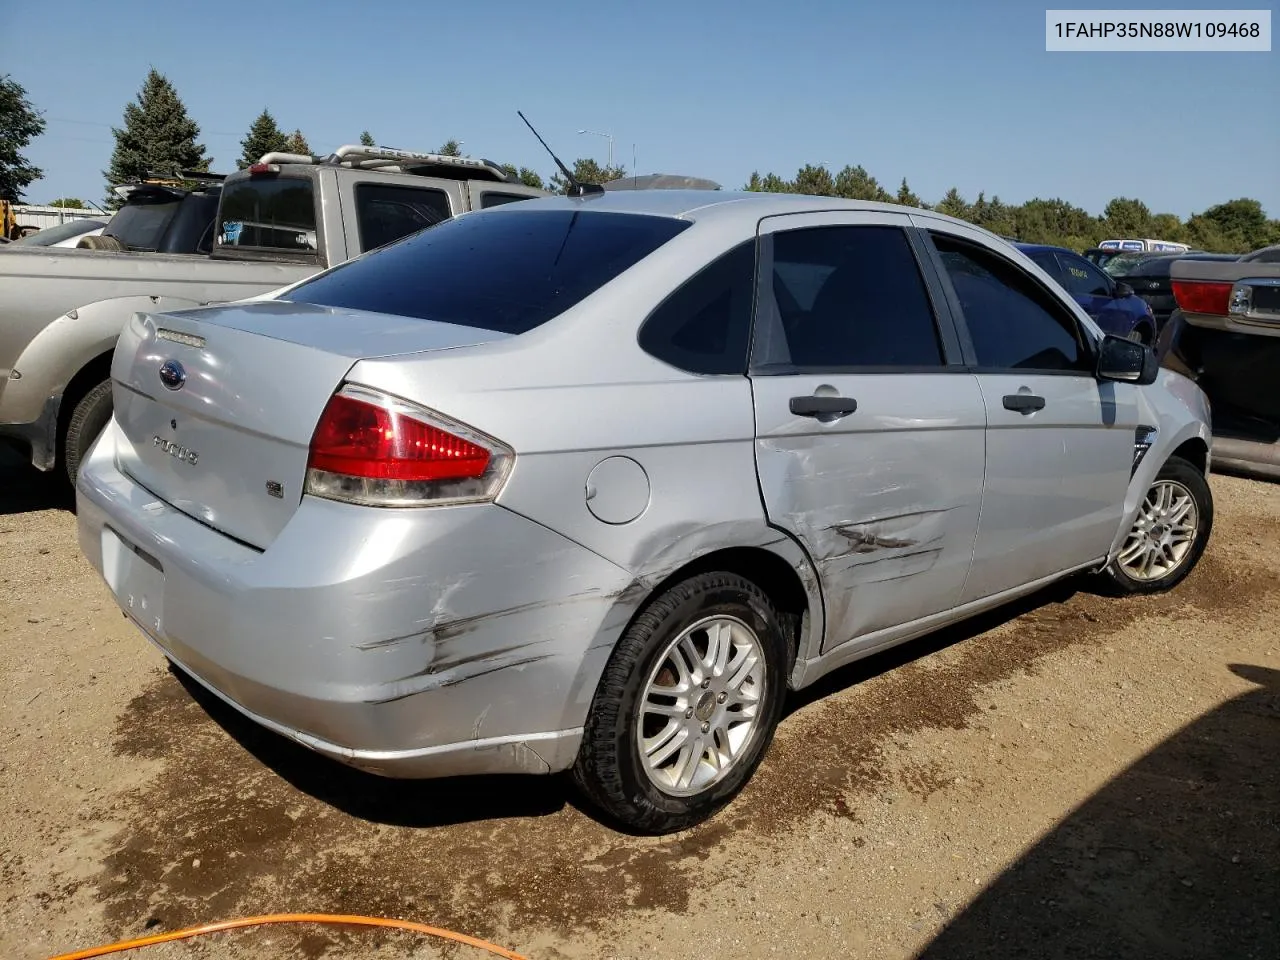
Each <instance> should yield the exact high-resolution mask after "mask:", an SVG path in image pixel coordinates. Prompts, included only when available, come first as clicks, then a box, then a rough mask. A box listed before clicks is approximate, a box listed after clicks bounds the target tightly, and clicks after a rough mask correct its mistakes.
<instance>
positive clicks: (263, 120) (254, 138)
mask: <svg viewBox="0 0 1280 960" xmlns="http://www.w3.org/2000/svg"><path fill="white" fill-rule="evenodd" d="M288 142H289V138H288V137H286V136H285V135H284V131H283V130H281V129H280V128H279V127H278V126H277V125H276V118H275V117H273V116H271V114H270V113H269V112H267V109H266V108H265V107H263V109H262V112H261V113H260V114H258V119H257V120H255V121H253V126H251V127H250V128H249V132H248V133H247V134H246V135H245V138H244V139H243V140H241V141H240V147H241V150H242V152H241V154H240V159H239V160H237V161H236V166H237V167H238V168H239V169H241V170H243V169H244V168H245V167H248V166H250V165H251V164H254V163H257V162H258V161H259V160H260V159H262V157H263V156H265V155H266V154H268V153H277V152H280V151H283V150H285V149H286V147H287V145H288Z"/></svg>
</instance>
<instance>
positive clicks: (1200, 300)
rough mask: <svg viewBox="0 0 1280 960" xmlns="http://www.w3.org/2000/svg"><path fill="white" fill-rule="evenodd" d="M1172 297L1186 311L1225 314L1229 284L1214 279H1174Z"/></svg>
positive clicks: (1228, 299)
mask: <svg viewBox="0 0 1280 960" xmlns="http://www.w3.org/2000/svg"><path fill="white" fill-rule="evenodd" d="M1173 297H1174V299H1175V300H1177V301H1178V306H1180V307H1181V308H1182V309H1183V310H1185V311H1186V312H1187V313H1208V314H1215V315H1217V316H1220V317H1225V316H1226V315H1227V303H1228V301H1230V299H1231V284H1229V283H1222V282H1219V281H1216V280H1174V281H1173Z"/></svg>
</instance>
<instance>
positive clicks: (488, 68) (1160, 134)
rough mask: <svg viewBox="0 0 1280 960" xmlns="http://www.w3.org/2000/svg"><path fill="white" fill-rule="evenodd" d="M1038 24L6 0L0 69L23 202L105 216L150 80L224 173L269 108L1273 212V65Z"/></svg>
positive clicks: (729, 8) (704, 11)
mask: <svg viewBox="0 0 1280 960" xmlns="http://www.w3.org/2000/svg"><path fill="white" fill-rule="evenodd" d="M1046 5H1047V4H1033V3H1027V2H1022V3H1016V2H1000V0H978V2H934V3H925V2H913V0H889V2H879V3H868V2H851V0H841V2H834V0H800V2H793V3H778V2H762V0H737V2H733V3H727V2H720V0H701V2H699V0H692V2H691V0H684V2H680V3H671V2H666V0H650V2H648V3H645V4H631V5H628V6H626V7H623V6H616V7H614V6H611V5H609V4H602V3H590V4H588V3H579V2H574V0H562V2H558V3H536V4H535V3H512V2H508V0H480V2H475V3H429V2H422V0H414V2H405V0H383V2H380V3H376V4H375V3H368V4H362V3H358V2H356V0H351V2H336V0H310V2H305V3H304V2H300V0H258V2H255V3H244V2H240V0H228V2H224V3H209V2H207V0H206V2H202V3H188V2H185V0H166V2H164V3H156V2H154V0H150V2H146V3H142V2H136V0H112V2H111V3H104V2H101V0H94V2H88V0H42V2H39V3H22V2H16V0H9V2H5V0H0V36H3V37H4V47H5V57H4V62H5V65H4V66H3V67H0V71H7V72H11V73H12V75H13V77H14V78H15V79H17V80H18V82H20V83H22V84H23V85H24V86H25V87H26V88H27V90H28V92H29V94H30V96H31V98H32V100H33V101H34V102H35V104H36V105H37V106H38V107H39V108H40V109H41V110H43V111H44V113H45V115H46V116H47V118H48V120H49V125H48V129H47V131H46V133H45V135H44V136H42V137H41V138H39V140H37V141H35V142H34V143H33V144H32V146H31V148H30V150H29V151H28V152H29V155H30V158H31V159H32V161H33V162H35V163H36V164H37V165H39V166H40V167H42V168H43V169H44V171H45V179H44V180H42V181H40V182H38V183H35V184H33V185H32V186H31V188H30V189H29V190H28V191H27V199H28V201H29V202H47V201H48V200H51V199H53V198H54V197H57V196H61V195H71V196H81V197H86V198H92V199H94V200H98V201H100V200H101V198H102V196H103V193H104V185H103V179H102V176H101V172H100V171H102V170H103V169H105V168H106V166H107V162H108V158H109V156H110V152H111V148H112V137H111V132H110V126H111V125H112V124H119V123H120V122H121V113H122V111H123V108H124V105H125V103H126V102H127V101H129V100H130V99H132V98H133V97H134V96H136V94H137V92H138V89H139V87H140V86H141V83H142V80H143V78H144V77H145V75H146V71H147V69H148V67H149V66H152V65H154V66H155V67H156V68H157V69H158V70H160V71H161V72H162V73H164V74H166V75H167V76H168V77H169V79H170V80H172V81H173V83H174V84H175V85H176V86H177V88H178V91H179V93H180V95H181V96H182V97H183V99H184V100H185V102H186V104H187V107H188V109H189V110H190V112H191V114H192V116H193V117H194V118H195V119H196V121H197V122H198V123H199V124H200V126H201V130H202V140H203V142H204V143H205V144H206V146H207V147H208V149H209V152H210V153H211V154H212V155H213V156H214V157H215V169H218V170H227V169H233V168H234V161H235V158H236V157H237V156H238V155H239V153H240V146H239V140H240V138H241V137H243V136H244V132H245V131H246V130H247V129H248V127H249V124H250V123H251V122H252V120H253V118H254V117H255V116H256V115H257V113H258V112H259V111H260V110H261V109H262V108H263V107H264V106H265V107H267V108H268V109H270V110H271V112H272V113H273V114H274V115H275V117H276V118H277V120H278V121H279V122H280V124H281V126H282V127H287V128H289V129H292V128H294V127H299V128H301V129H302V131H303V132H304V133H305V134H306V135H307V136H308V138H309V139H310V142H311V145H312V148H313V149H315V150H317V151H324V150H327V149H332V148H333V147H335V146H337V145H339V144H341V143H349V142H354V141H355V140H356V139H357V138H358V136H359V133H360V131H361V130H362V129H365V128H368V129H369V130H371V131H372V132H373V133H374V136H375V137H376V138H377V140H378V142H379V143H384V144H388V145H393V146H398V147H403V148H406V149H434V148H435V147H437V146H438V145H439V144H440V143H442V142H443V141H444V140H446V139H448V138H450V137H453V138H457V139H460V140H463V141H464V142H465V143H464V147H463V149H464V151H465V152H467V153H470V154H473V155H478V156H485V157H490V158H492V159H495V160H499V161H510V162H513V163H516V164H520V165H528V166H532V167H534V168H535V169H537V170H539V171H540V172H542V173H543V174H544V175H546V174H547V173H549V172H550V170H551V163H550V160H549V159H548V158H547V157H546V156H545V155H544V154H543V153H542V152H541V148H540V147H539V146H538V145H537V143H536V141H534V140H533V138H532V137H531V136H530V135H529V133H528V131H527V130H526V129H525V128H524V126H523V125H522V124H521V123H520V121H519V118H518V117H516V114H515V111H516V110H517V109H522V110H524V111H525V113H526V114H527V115H528V116H529V118H530V119H531V120H532V121H533V122H534V124H535V125H536V126H538V128H539V130H540V131H541V132H542V134H543V136H545V137H546V138H547V139H548V141H549V142H550V143H551V144H552V146H553V147H554V148H556V150H557V152H559V153H560V154H561V155H562V157H563V158H564V159H565V160H566V161H569V160H570V159H571V158H572V157H575V156H586V155H591V156H595V157H597V158H598V159H599V160H600V161H601V162H603V161H604V159H605V153H606V149H607V147H606V141H605V140H604V139H602V138H599V137H592V136H580V135H578V133H577V131H578V130H579V129H581V128H588V129H592V130H598V131H603V132H610V133H612V134H613V135H614V138H615V140H614V150H615V158H616V159H617V160H618V161H620V162H622V163H625V164H626V165H627V166H628V168H630V166H631V154H632V144H634V145H635V151H636V159H637V163H636V166H637V167H638V168H639V172H640V173H653V172H664V173H683V174H692V175H697V176H707V177H711V178H712V179H714V180H716V181H718V182H720V183H722V184H723V185H724V186H725V187H726V188H737V187H739V186H741V185H742V183H743V182H745V180H746V178H747V177H748V176H749V175H750V174H751V172H752V171H753V170H759V171H760V172H761V173H764V172H767V171H770V170H772V171H774V172H777V173H780V174H782V175H784V176H787V177H790V176H793V175H794V173H795V171H796V169H797V168H798V167H799V166H800V165H802V164H804V163H807V162H808V163H826V164H828V165H829V166H831V167H832V169H833V170H835V169H838V168H839V167H841V166H843V165H844V164H846V163H851V164H857V163H861V164H862V165H863V166H865V167H866V168H867V169H868V170H869V171H870V172H871V173H872V174H873V175H874V176H876V177H878V178H879V179H880V181H881V182H882V183H883V184H885V185H886V186H887V187H889V188H890V189H893V188H896V186H897V184H898V182H899V181H900V180H901V178H902V177H903V176H906V177H907V178H908V180H909V182H910V184H911V186H912V188H913V189H915V191H916V192H917V193H919V194H920V195H922V196H923V197H924V198H925V199H926V200H930V201H932V200H937V199H938V198H939V197H941V195H942V194H943V193H944V192H945V191H946V189H947V188H948V187H950V186H953V185H954V186H956V187H958V188H959V189H960V191H961V193H962V194H964V195H965V196H966V197H967V198H969V199H973V198H974V196H975V195H976V194H977V192H978V191H979V190H985V191H986V193H987V196H988V197H990V196H991V195H992V194H993V193H994V194H999V195H1000V197H1001V198H1002V199H1004V200H1006V201H1011V202H1021V201H1023V200H1026V199H1029V198H1031V197H1033V196H1040V197H1062V198H1063V199H1066V200H1069V201H1071V202H1074V203H1077V204H1080V205H1081V206H1083V207H1085V208H1086V209H1088V210H1089V211H1090V212H1093V213H1098V212H1101V210H1102V207H1103V206H1104V205H1105V203H1106V202H1107V200H1108V199H1110V198H1111V197H1113V196H1136V197H1139V198H1141V199H1143V200H1145V201H1146V202H1147V203H1148V204H1149V205H1150V206H1151V207H1152V209H1153V210H1154V211H1156V212H1161V211H1169V212H1173V213H1176V214H1178V215H1180V216H1184V217H1185V216H1187V215H1188V214H1190V213H1193V212H1196V211H1198V210H1202V209H1204V208H1205V207H1207V206H1210V205H1212V204H1214V203H1218V202H1222V201H1224V200H1228V199H1231V198H1234V197H1239V196H1251V197H1256V198H1257V199H1259V200H1261V201H1262V202H1263V205H1264V207H1265V208H1266V209H1267V211H1268V213H1269V215H1270V216H1272V217H1280V107H1278V106H1277V102H1278V101H1280V53H1278V52H1276V51H1275V50H1273V52H1271V53H1250V54H1207V53H1183V54H1159V53H1145V54H1142V53H1128V54H1104V53H1085V54H1067V53H1046V52H1045V50H1044V9H1045V6H1046ZM1054 5H1055V6H1066V4H1054ZM1082 5H1083V6H1089V7H1093V8H1101V7H1107V6H1109V5H1108V4H1105V3H1101V2H1098V0H1093V2H1091V3H1087V4H1082ZM1192 5H1194V6H1195V7H1197V8H1214V7H1218V8H1232V7H1237V8H1238V7H1246V6H1249V7H1254V8H1261V7H1262V5H1261V4H1259V3H1257V2H1256V0H1255V2H1253V3H1241V2H1239V0H1237V2H1235V3H1230V2H1228V3H1225V4H1214V3H1211V2H1208V0H1196V2H1195V3H1194V4H1188V5H1187V6H1192ZM1111 6H1116V7H1123V6H1125V5H1124V4H1119V5H1111ZM1273 20H1275V21H1280V17H1275V14H1274V11H1273Z"/></svg>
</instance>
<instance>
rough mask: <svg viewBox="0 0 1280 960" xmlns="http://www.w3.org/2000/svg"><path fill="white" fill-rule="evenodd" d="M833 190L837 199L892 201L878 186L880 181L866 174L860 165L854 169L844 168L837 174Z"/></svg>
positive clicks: (890, 196) (883, 189)
mask: <svg viewBox="0 0 1280 960" xmlns="http://www.w3.org/2000/svg"><path fill="white" fill-rule="evenodd" d="M835 188H836V189H835V193H836V196H837V197H845V198H847V199H849V200H877V201H879V202H881V203H888V202H889V201H891V200H892V199H893V196H892V195H891V194H890V193H889V191H887V190H885V188H884V187H882V186H880V181H878V180H877V179H876V178H875V177H873V176H871V174H869V173H867V171H866V170H865V169H863V167H862V165H861V164H859V165H858V166H856V167H848V166H846V167H845V168H844V169H843V170H841V171H840V172H839V173H837V174H836V183H835Z"/></svg>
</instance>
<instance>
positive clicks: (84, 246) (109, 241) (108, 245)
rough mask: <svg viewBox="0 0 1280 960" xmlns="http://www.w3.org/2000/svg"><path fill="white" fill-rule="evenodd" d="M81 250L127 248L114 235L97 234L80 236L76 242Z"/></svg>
mask: <svg viewBox="0 0 1280 960" xmlns="http://www.w3.org/2000/svg"><path fill="white" fill-rule="evenodd" d="M76 246H77V247H79V248H80V249H81V250H125V249H127V248H126V247H125V245H124V244H123V243H121V242H120V241H119V240H117V239H116V238H115V237H111V236H107V235H106V234H102V233H100V234H98V235H97V236H93V237H81V238H80V240H79V242H78V243H77V244H76Z"/></svg>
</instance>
